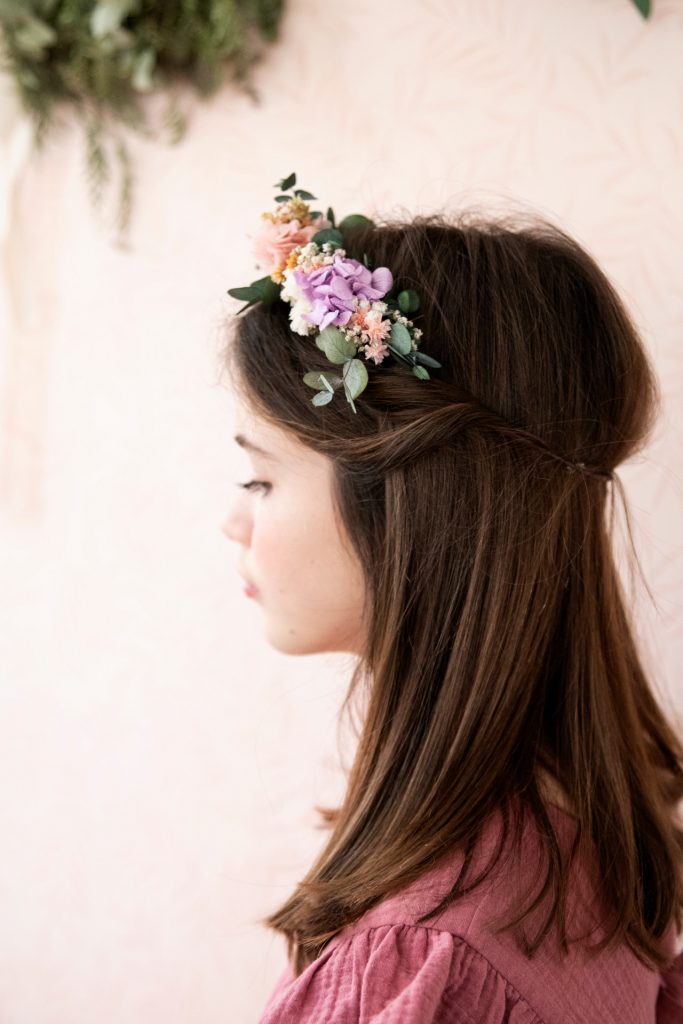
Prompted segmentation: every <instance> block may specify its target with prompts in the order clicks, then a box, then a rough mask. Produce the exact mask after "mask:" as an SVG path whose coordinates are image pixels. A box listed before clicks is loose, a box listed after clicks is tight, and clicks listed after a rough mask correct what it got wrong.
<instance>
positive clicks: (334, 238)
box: [311, 228, 344, 248]
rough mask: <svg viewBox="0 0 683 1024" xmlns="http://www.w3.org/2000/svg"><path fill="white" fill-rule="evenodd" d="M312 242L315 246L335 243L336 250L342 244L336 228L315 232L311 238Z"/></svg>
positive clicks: (340, 235) (342, 241) (339, 233)
mask: <svg viewBox="0 0 683 1024" xmlns="http://www.w3.org/2000/svg"><path fill="white" fill-rule="evenodd" d="M311 241H312V242H315V243H316V245H322V244H323V242H336V243H337V248H340V247H341V246H342V245H343V244H344V239H343V238H342V233H341V231H339V230H338V229H337V228H323V229H322V230H321V231H317V232H316V233H315V234H314V235H313V237H312V238H311Z"/></svg>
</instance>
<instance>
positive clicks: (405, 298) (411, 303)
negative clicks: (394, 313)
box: [398, 288, 420, 316]
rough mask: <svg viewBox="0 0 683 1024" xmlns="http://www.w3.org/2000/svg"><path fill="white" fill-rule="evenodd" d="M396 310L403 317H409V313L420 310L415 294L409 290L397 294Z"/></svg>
mask: <svg viewBox="0 0 683 1024" xmlns="http://www.w3.org/2000/svg"><path fill="white" fill-rule="evenodd" d="M398 308H399V309H400V310H401V312H402V313H403V315H404V316H410V314H411V313H416V312H417V311H418V309H419V308H420V299H419V297H418V295H417V292H414V291H413V290H412V289H410V288H409V289H408V290H407V291H402V292H399V293H398Z"/></svg>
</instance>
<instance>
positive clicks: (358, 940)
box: [261, 804, 683, 1024]
mask: <svg viewBox="0 0 683 1024" xmlns="http://www.w3.org/2000/svg"><path fill="white" fill-rule="evenodd" d="M548 810H549V815H550V817H551V821H552V823H553V825H554V826H555V830H556V834H557V835H558V839H559V840H560V842H561V845H563V846H564V844H565V843H571V839H572V836H573V832H574V828H575V819H574V818H573V817H572V815H571V814H569V813H568V812H567V811H566V810H563V809H562V808H561V807H559V806H556V805H552V804H551V805H549V808H548ZM499 824H500V823H499V822H497V821H496V820H495V818H492V819H491V820H490V821H489V822H488V823H487V825H486V826H485V828H484V831H483V833H482V838H481V842H480V844H479V847H478V849H477V851H476V852H475V857H474V861H473V863H472V864H471V867H470V870H469V872H468V876H467V877H468V879H471V878H473V877H475V875H476V874H477V873H478V872H479V871H480V870H481V869H482V868H483V867H484V866H485V864H486V863H487V861H488V859H489V858H490V856H491V853H492V852H493V850H494V848H495V845H496V841H497V839H498V836H499V833H498V828H499ZM538 840H539V837H538V835H537V834H534V830H533V826H532V825H531V823H530V822H527V821H526V820H525V826H524V831H523V834H522V843H521V846H520V848H519V850H517V851H516V852H515V851H513V849H512V847H509V848H508V847H504V848H503V855H502V856H501V858H500V860H499V861H498V863H497V864H496V866H495V867H494V869H493V870H492V872H491V874H490V876H489V878H487V880H486V882H484V883H483V884H482V885H480V886H478V887H477V888H476V889H475V890H473V891H472V892H470V893H468V894H466V895H465V896H463V897H460V898H459V899H458V900H457V901H456V902H455V903H454V904H451V905H450V906H448V907H446V909H445V910H442V911H441V912H439V913H438V914H436V915H434V916H433V917H430V918H429V919H428V920H425V921H420V918H421V917H422V916H423V915H424V914H425V913H427V912H428V911H430V910H431V909H432V908H433V907H434V906H435V905H436V904H437V903H438V902H439V900H440V899H441V898H442V897H443V896H444V895H445V894H446V892H448V890H449V889H450V888H451V886H452V884H453V882H454V881H455V878H456V877H457V874H458V871H459V870H460V867H461V865H462V861H463V854H462V852H460V851H457V852H455V853H453V854H448V855H445V856H444V857H443V858H441V859H440V860H439V862H438V863H437V864H435V866H434V867H433V868H432V869H430V870H429V871H427V872H425V873H424V874H423V875H421V876H420V877H419V878H418V879H417V880H416V881H414V882H413V883H411V884H410V885H408V886H406V887H405V888H404V889H402V890H400V891H399V892H397V893H394V894H392V895H391V896H389V897H387V898H386V899H384V900H382V901H381V902H380V903H378V904H377V905H376V906H374V907H372V908H371V909H370V910H368V911H367V912H366V913H365V914H363V915H362V916H361V917H360V918H358V919H357V920H356V921H355V922H353V923H352V924H351V925H348V926H347V927H346V928H344V929H343V930H342V931H340V932H339V933H338V934H337V935H336V936H335V937H334V939H332V940H331V942H330V943H328V945H327V946H326V947H325V949H324V951H323V953H322V955H321V956H320V957H318V959H317V960H316V961H314V963H312V964H310V965H309V966H308V967H307V968H306V969H305V970H304V971H303V972H302V974H301V975H300V976H299V977H298V978H294V977H293V975H292V973H291V969H290V968H289V967H288V968H287V969H286V970H285V972H284V973H283V975H282V976H281V978H280V980H279V982H278V985H277V987H276V990H275V991H274V992H273V994H272V996H271V999H270V1001H269V1003H268V1005H267V1007H266V1014H265V1016H263V1017H262V1019H261V1024H286V1022H288V1021H295V1020H296V1021H302V1022H303V1021H305V1022H306V1024H317V1022H318V1021H320V1022H322V1021H325V1022H330V1024H341V1022H345V1021H348V1022H349V1024H350V1022H354V1024H355V1022H357V1021H360V1020H372V1021H373V1022H377V1024H393V1022H394V1021H396V1022H399V1021H400V1022H402V1024H403V1022H405V1024H410V1022H413V1021H415V1022H417V1021H420V1022H423V1024H430V1022H434V1024H437V1022H440V1021H443V1022H445V1021H449V1020H453V1019H457V1017H458V1013H459V1014H460V1016H461V1017H462V1019H464V1020H467V1019H469V1018H468V1013H469V1014H470V1017H471V1019H472V1020H476V1021H478V1022H481V1024H497V1022H499V1021H500V1022H503V1021H509V1022H511V1024H555V1022H557V1024H560V1022H562V1024H567V1022H572V1021H575V1022H577V1024H578V1022H587V1021H593V1020H600V1021H601V1022H602V1024H611V1022H615V1024H616V1022H619V1024H623V1022H625V1021H628V1022H631V1024H640V1022H641V1021H642V1022H646V1021H647V1022H651V1021H653V1020H655V1019H657V1021H658V1024H660V1022H661V1024H673V1022H674V1021H677V1020H679V1019H683V1018H681V1014H682V1013H683V995H681V999H680V1002H679V1001H678V995H677V994H676V989H675V985H676V984H677V981H676V976H675V975H674V974H673V973H672V975H671V982H672V983H671V986H667V988H666V995H665V998H666V999H668V1000H669V1001H670V1004H671V1006H672V1007H674V1011H673V1012H675V1014H677V1015H678V1016H668V1017H667V1016H664V1015H663V1014H664V1013H665V1012H668V1010H667V1008H666V1007H664V1008H663V1009H662V1003H663V1000H660V1009H659V1011H658V1012H660V1016H659V1017H657V1018H655V1016H654V1015H655V1007H656V1006H657V1000H658V995H659V990H660V986H661V985H662V976H661V975H660V973H659V972H653V971H650V970H648V969H647V968H646V967H645V966H644V965H643V964H642V963H641V962H640V961H639V960H638V959H637V958H636V957H635V955H634V954H633V953H632V952H631V950H630V949H629V948H628V947H626V946H619V947H617V948H613V949H610V950H606V951H604V952H603V953H601V954H600V955H599V956H598V957H596V958H595V959H590V958H588V957H586V956H585V954H584V952H583V948H582V947H580V946H579V947H577V945H576V944H574V943H570V946H569V954H568V955H567V956H566V957H564V958H563V957H562V955H561V953H560V950H559V945H558V943H557V941H556V937H555V935H554V934H553V933H551V935H550V936H549V937H547V938H546V940H544V943H543V944H542V945H541V947H540V948H539V950H538V952H537V953H536V954H535V956H534V957H533V958H532V959H528V958H527V957H526V956H525V955H524V953H523V952H522V950H521V949H520V948H519V946H518V945H517V943H516V941H515V938H514V936H513V935H512V934H511V933H510V932H504V933H500V934H496V933H495V926H496V923H497V922H498V923H502V921H503V920H504V919H505V917H506V908H507V906H508V904H509V901H510V899H511V897H513V896H514V897H517V896H519V895H520V893H521V892H524V893H526V892H528V890H529V885H530V884H531V885H532V886H533V883H534V882H535V883H536V889H537V888H538V887H540V884H541V883H542V881H543V878H544V877H545V869H544V865H543V862H542V859H541V845H540V843H539V841H538ZM522 887H524V888H523V889H522ZM535 892H536V890H534V889H532V895H535ZM527 902H529V899H527V900H525V905H526V903H527ZM544 909H547V907H542V908H540V913H539V914H538V915H536V914H534V915H532V917H531V918H530V919H529V924H528V926H527V934H528V935H530V936H533V935H534V934H535V931H536V928H537V926H538V925H539V924H540V922H542V920H543V918H544V916H545V915H544V912H543V911H544ZM599 919H600V906H599V886H598V885H597V884H596V880H595V879H593V878H591V876H590V868H589V866H588V865H586V864H583V863H581V862H580V861H578V862H577V864H576V868H575V871H574V876H573V880H572V884H571V889H570V892H569V894H568V934H569V937H570V939H571V937H572V936H575V935H579V934H583V933H593V932H594V939H597V938H599V937H601V934H602V933H601V929H600V925H599ZM591 938H593V935H591ZM671 941H672V956H673V953H674V946H673V942H674V941H675V935H674V934H673V933H672V936H671ZM681 967H682V969H683V962H682V964H681Z"/></svg>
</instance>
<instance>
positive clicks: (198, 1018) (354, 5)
mask: <svg viewBox="0 0 683 1024" xmlns="http://www.w3.org/2000/svg"><path fill="white" fill-rule="evenodd" d="M654 8H655V13H654V16H653V18H652V19H651V20H650V21H649V22H645V21H643V20H642V19H641V17H640V16H639V15H638V13H637V11H636V10H635V8H634V7H633V5H632V4H631V3H630V2H629V0H529V2H526V3H524V4H517V3H512V2H509V0H508V2H506V0H479V2H478V3H477V4H460V5H456V4H453V3H451V2H450V0H422V2H420V3H417V2H415V3H410V2H396V0H391V2H389V0H375V2H373V3H371V4H370V3H361V2H360V0H347V2H346V3H344V4H343V5H342V4H332V3H322V2H315V0H292V2H290V4H289V7H288V10H287V13H286V16H285V19H284V22H283V26H282V35H281V39H280V42H279V43H278V44H276V45H275V46H274V47H273V48H271V49H270V51H268V52H267V53H266V56H265V57H264V60H263V62H262V64H261V65H260V66H259V67H258V68H257V69H256V70H255V72H254V85H255V87H256V88H257V89H258V91H259V93H260V96H261V103H260V105H258V106H256V105H254V104H253V103H252V101H251V100H250V99H249V98H248V97H246V96H245V95H243V94H242V93H241V92H239V91H238V90H237V88H236V87H233V86H226V87H225V88H224V89H223V90H222V91H221V92H220V94H219V95H218V96H216V97H215V98H214V99H213V100H212V101H211V102H210V103H207V104H202V103H201V102H199V101H198V100H197V99H196V98H195V97H194V95H193V94H192V93H191V92H190V91H189V90H188V91H187V92H186V93H184V94H183V96H182V102H183V104H184V106H185V107H186V109H189V110H190V126H189V131H188V135H187V137H186V139H185V141H184V142H182V143H181V144H180V146H178V147H175V148H173V147H171V146H168V145H166V144H165V143H164V142H159V143H154V142H149V141H145V140H142V139H141V138H139V137H137V136H132V137H129V145H130V148H131V152H132V156H133V162H134V169H135V172H136V174H137V187H136V193H135V205H134V210H133V222H132V230H131V233H130V248H128V249H122V248H117V247H116V246H115V245H113V244H112V239H113V232H112V231H111V230H110V229H109V228H108V227H107V221H106V219H105V218H104V217H102V218H100V220H99V221H98V220H97V219H96V218H95V216H94V215H93V213H92V211H91V208H90V206H89V202H88V197H87V187H86V178H85V173H84V156H83V152H84V150H83V137H82V133H81V130H80V128H78V127H77V126H76V124H75V122H74V121H73V119H71V120H70V121H69V122H68V123H67V126H66V128H65V129H64V131H63V132H62V133H61V134H59V135H56V136H55V137H53V139H52V142H51V144H50V145H49V146H48V148H47V149H46V151H45V152H44V153H43V154H42V155H41V156H36V157H31V156H30V154H29V152H28V139H29V133H28V125H27V123H26V121H25V119H24V117H23V116H22V115H21V114H20V112H19V110H18V109H17V106H16V103H15V102H14V101H13V98H12V95H11V91H10V89H9V85H8V83H7V82H4V81H3V82H2V92H1V94H0V138H1V142H0V147H1V148H0V254H1V257H2V258H1V264H0V332H1V343H0V344H1V347H0V376H1V379H0V402H1V410H0V411H1V416H2V421H1V422H2V434H1V437H0V522H1V527H2V530H1V538H0V557H1V559H2V562H1V566H0V569H1V578H2V587H0V621H1V622H2V630H1V632H0V663H1V665H2V673H1V679H0V729H1V730H2V736H1V737H0V835H2V857H0V906H1V907H2V913H1V914H0V962H1V963H2V971H1V972H0V1020H2V1022H3V1024H48V1022H49V1024H81V1022H82V1024H86V1022H87V1024H90V1022H91V1021H93V1020H97V1022H98V1024H114V1022H123V1021H125V1022H126V1024H143V1022H144V1024H157V1022H158V1024H162V1022H163V1024H181V1022H182V1024H186V1022H187V1021H190V1020H191V1021H192V1022H193V1024H219V1022H224V1021H226V1020H228V1021H239V1022H249V1021H255V1020H257V1019H258V1015H259V1012H260V1010H261V1008H262V1006H263V1004H264V1003H265V1000H266V998H267V996H268V994H269V992H270V990H271V988H272V986H273V984H274V982H275V979H276V977H277V975H278V974H279V973H280V971H281V970H282V967H283V966H284V944H283V942H282V940H281V939H280V938H279V937H277V936H274V935H273V934H271V933H269V932H267V931H266V930H265V929H264V928H262V927H261V926H260V925H259V924H258V923H257V921H256V919H257V918H258V917H260V916H261V915H264V914H266V913H268V912H269V911H270V910H272V909H274V908H275V907H276V906H277V905H279V903H280V902H281V901H282V900H283V899H284V898H285V897H286V895H288V893H289V892H290V890H291V888H292V887H293V885H294V883H295V882H296V881H297V879H298V878H299V877H301V876H302V874H303V873H304V872H305V870H306V868H307V866H308V864H309V863H310V861H311V859H312V857H313V856H314V854H315V852H316V850H317V849H318V847H319V845H320V843H321V842H322V840H323V837H322V835H321V833H319V832H317V831H315V830H314V828H313V824H314V822H315V820H316V818H315V815H314V813H313V811H312V805H313V804H315V803H326V802H328V801H334V800H335V799H336V798H337V797H338V796H339V795H340V794H341V786H342V776H341V773H340V767H339V758H338V754H337V746H336V728H335V714H336V709H337V707H338V705H339V703H340V701H341V699H342V696H343V692H344V687H345V684H346V681H347V679H348V674H349V669H350V665H351V662H350V659H349V658H347V657H346V656H343V655H321V656H313V657H306V658H299V659H297V658H291V657H287V656H284V655H281V654H279V653H277V652H276V651H274V650H272V649H270V648H268V646H267V645H266V643H265V641H264V638H263V635H262V622H261V617H260V609H259V607H258V604H256V603H255V602H251V601H248V600H247V599H246V598H245V597H244V596H243V594H242V590H241V583H240V580H239V577H238V576H237V573H236V566H237V557H238V551H237V548H236V547H235V546H234V545H231V544H229V543H228V542H227V541H226V540H225V538H224V537H223V535H222V534H221V532H220V525H221V522H222V520H223V517H224V514H225V512H226V510H227V507H228V503H229V502H230V501H231V500H232V497H233V493H234V484H235V482H236V481H240V480H245V479H247V465H248V463H247V461H246V457H245V456H244V455H243V453H241V452H240V451H239V450H238V449H237V446H236V445H234V443H233V442H232V441H231V436H232V410H231V406H230V398H229V395H228V394H227V393H226V391H225V390H224V389H223V388H221V387H220V386H219V385H218V384H217V381H216V377H217V363H216V350H217V347H218V344H219V342H220V323H221V319H222V317H223V316H225V315H227V314H228V313H230V312H233V311H234V310H235V309H236V308H238V307H237V304H236V303H235V302H234V301H233V300H232V299H231V298H230V297H229V296H227V295H226V290H227V288H230V287H234V286H237V285H241V284H246V283H248V282H249V281H250V280H252V279H253V277H255V276H257V274H256V273H255V271H254V267H253V261H252V259H251V256H250V253H249V248H248V242H247V234H248V233H249V232H252V231H253V230H254V229H255V227H256V225H257V222H258V218H259V215H260V213H261V211H262V210H265V209H269V208H270V206H271V203H272V199H273V195H274V194H275V189H274V185H275V183H276V182H277V181H278V180H279V179H280V178H281V177H284V176H285V175H287V174H289V173H290V172H291V171H296V172H297V185H298V186H300V187H302V188H305V189H308V190H310V191H312V192H313V193H314V194H315V195H316V196H317V197H319V199H320V203H321V204H324V206H323V207H322V208H323V209H326V208H327V206H328V205H332V206H333V207H334V209H335V212H336V213H337V214H338V215H339V216H343V215H345V214H346V213H351V212H361V213H366V214H368V215H370V216H372V215H373V214H375V215H378V216H380V215H383V214H386V215H391V214H399V213H405V214H407V215H408V214H410V213H417V212H429V211H431V210H433V209H437V208H439V209H441V208H443V209H446V210H447V209H448V208H453V207H456V206H460V205H463V204H464V205H470V204H471V203H479V204H483V205H487V206H490V207H491V208H508V207H509V206H511V205H515V206H523V207H526V208H530V207H531V208H533V209H535V210H537V211H538V212H539V213H540V214H542V215H545V216H549V217H550V218H551V219H554V220H556V221H558V222H559V223H561V224H562V225H563V226H564V227H566V228H567V229H568V230H570V231H571V232H572V233H573V234H574V235H575V236H576V237H577V238H578V239H579V241H581V242H582V243H583V244H584V245H585V246H586V247H587V248H588V249H589V250H590V251H591V252H592V253H593V255H595V256H596V257H597V258H598V260H599V261H600V262H601V264H602V266H603V267H604V268H605V270H606V271H607V273H608V275H609V276H610V277H611V279H612V280H613V281H614V283H615V284H616V285H617V287H618V288H619V290H620V293H621V294H622V296H623V298H624V300H625V302H626V303H627V306H628V308H629V309H630V311H631V312H632V314H633V316H634V317H635V320H636V323H637V324H638V326H639V328H640V330H641V331H642V335H643V338H644V340H645V342H646V344H647V346H648V349H649V350H650V351H651V352H652V355H653V357H654V360H655V364H656V367H657V371H658V374H659V377H660V381H661V384H662V389H663V393H664V399H665V405H664V415H663V417H662V419H661V421H660V424H659V427H658V430H657V432H656V435H655V436H654V437H653V440H652V443H651V445H650V446H649V447H648V449H647V451H646V452H645V453H644V455H643V456H642V457H640V458H639V459H637V460H635V461H634V462H633V463H631V464H628V465H626V466H624V467H623V468H622V469H621V470H620V474H621V478H622V480H623V481H624V484H625V487H626V490H627V493H628V495H629V499H630V502H631V506H630V507H631V512H632V516H633V523H634V528H635V541H636V544H637V550H638V553H639V556H640V560H641V564H642V567H643V571H644V573H645V578H646V580H647V582H648V585H649V586H650V589H651V591H652V594H653V598H654V600H653V601H651V600H650V599H649V598H648V597H647V593H646V592H645V591H644V588H643V587H642V585H639V584H638V580H636V581H635V583H636V592H635V593H634V595H633V601H634V604H635V606H636V608H637V623H638V630H639V634H640V636H641V638H642V644H643V650H644V657H645V659H646V662H647V664H648V666H649V667H650V669H651V672H652V675H653V678H654V680H655V685H656V687H657V689H658V692H659V693H660V695H661V698H662V700H663V701H664V702H665V703H666V705H667V707H669V708H670V709H671V712H672V714H673V713H674V710H675V711H676V712H677V713H678V714H679V715H680V714H681V713H682V712H683V684H682V683H681V677H680V666H681V664H682V662H683V640H682V637H683V630H682V628H681V620H682V618H683V564H682V559H681V555H682V538H681V529H680V523H681V521H682V511H683V477H682V475H681V474H682V471H683V455H682V446H681V443H680V438H681V427H682V426H683V403H682V402H681V398H682V397H683V387H682V384H683V373H682V371H683V365H682V359H681V341H682V336H681V328H682V326H683V312H682V306H683V287H682V285H681V277H680V265H681V256H680V253H681V247H682V245H683V178H682V175H681V166H682V160H681V156H682V149H683V63H682V62H681V53H682V52H683V5H681V3H680V0H655V2H654ZM149 109H150V111H151V112H152V114H154V112H155V111H158V110H160V109H161V104H160V103H159V102H158V101H157V100H156V99H152V101H151V102H150V104H149ZM113 195H114V193H113V192H112V197H113ZM114 208H115V202H114V199H113V198H112V200H111V202H110V211H109V215H108V216H109V220H110V221H111V219H112V217H113V212H114ZM617 544H618V545H619V549H620V550H623V542H622V541H619V540H618V539H617ZM627 582H628V581H627ZM349 749H350V748H349Z"/></svg>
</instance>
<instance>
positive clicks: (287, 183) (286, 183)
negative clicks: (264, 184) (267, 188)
mask: <svg viewBox="0 0 683 1024" xmlns="http://www.w3.org/2000/svg"><path fill="white" fill-rule="evenodd" d="M292 185H296V174H294V173H292V174H290V175H289V176H288V177H287V178H283V179H282V181H278V183H277V184H276V185H275V186H274V187H275V188H279V189H281V190H282V191H283V192H284V191H285V189H287V188H291V187H292Z"/></svg>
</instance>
